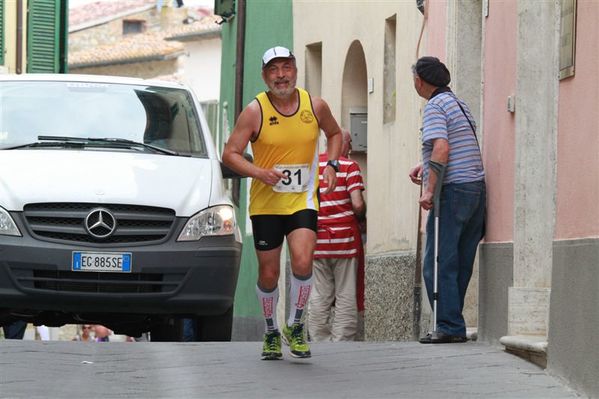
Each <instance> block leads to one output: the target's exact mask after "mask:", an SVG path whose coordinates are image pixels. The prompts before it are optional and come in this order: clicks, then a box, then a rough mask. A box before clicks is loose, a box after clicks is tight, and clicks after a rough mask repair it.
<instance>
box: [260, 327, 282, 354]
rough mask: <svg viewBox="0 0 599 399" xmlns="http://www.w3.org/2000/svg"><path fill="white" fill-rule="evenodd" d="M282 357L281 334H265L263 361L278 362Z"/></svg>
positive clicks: (274, 332) (272, 332)
mask: <svg viewBox="0 0 599 399" xmlns="http://www.w3.org/2000/svg"><path fill="white" fill-rule="evenodd" d="M282 357H283V354H282V353H281V333H280V332H278V331H271V332H267V333H265V334H264V345H262V360H277V359H280V358H282Z"/></svg>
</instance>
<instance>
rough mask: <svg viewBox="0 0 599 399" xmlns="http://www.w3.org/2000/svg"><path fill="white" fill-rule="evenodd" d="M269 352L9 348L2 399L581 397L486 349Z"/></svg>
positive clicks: (218, 346) (331, 346) (334, 347)
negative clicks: (273, 355)
mask: <svg viewBox="0 0 599 399" xmlns="http://www.w3.org/2000/svg"><path fill="white" fill-rule="evenodd" d="M286 349H287V348H284V350H285V351H286ZM260 350H261V343H259V342H232V343H119V342H117V343H107V344H99V343H92V344H87V343H78V342H40V341H0V397H3V398H4V397H8V398H21V397H23V398H25V397H26V398H42V397H44V398H49V397H51V398H63V397H80V396H82V395H85V396H86V397H94V393H97V394H98V395H97V396H98V397H100V396H101V397H102V398H103V399H106V398H113V397H118V398H410V399H413V398H443V399H448V398H510V399H512V398H527V399H531V398H539V399H541V398H542V399H550V398H576V397H578V396H577V395H576V393H575V392H573V391H571V390H569V389H568V388H566V387H565V386H564V385H562V383H560V381H559V380H557V379H556V378H553V377H551V376H549V375H547V373H545V371H544V370H542V369H540V368H538V367H537V366H535V365H532V364H530V363H528V362H526V361H524V360H522V359H520V358H518V357H516V356H513V355H510V354H507V353H505V352H504V351H503V350H502V349H500V348H497V347H491V346H488V345H485V344H481V343H472V342H468V343H465V344H447V345H421V344H418V343H416V342H390V343H364V342H352V343H327V344H313V345H312V353H313V357H312V358H311V359H304V360H297V359H292V358H291V357H290V356H289V355H288V353H287V352H284V360H280V361H261V360H259V352H260ZM90 393H91V394H90Z"/></svg>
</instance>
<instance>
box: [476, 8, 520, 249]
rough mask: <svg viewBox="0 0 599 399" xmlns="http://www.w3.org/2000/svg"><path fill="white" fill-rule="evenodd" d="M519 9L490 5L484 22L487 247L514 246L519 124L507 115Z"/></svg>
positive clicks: (512, 92) (513, 78) (513, 79)
mask: <svg viewBox="0 0 599 399" xmlns="http://www.w3.org/2000/svg"><path fill="white" fill-rule="evenodd" d="M516 7H517V3H516V2H515V1H496V2H492V3H491V4H490V9H489V16H488V17H487V18H486V19H485V26H484V29H485V36H484V38H485V39H484V43H483V46H484V50H483V51H484V64H483V80H484V88H483V116H482V118H483V140H482V141H483V161H484V164H485V172H486V174H487V191H488V199H487V212H488V215H487V234H486V237H485V241H486V242H508V241H513V230H514V162H515V144H514V143H515V131H516V123H515V116H514V114H513V113H510V112H508V111H507V99H508V96H513V95H515V93H516V53H517V49H516V38H517V37H516V32H517V9H516Z"/></svg>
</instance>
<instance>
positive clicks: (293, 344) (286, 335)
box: [283, 324, 312, 359]
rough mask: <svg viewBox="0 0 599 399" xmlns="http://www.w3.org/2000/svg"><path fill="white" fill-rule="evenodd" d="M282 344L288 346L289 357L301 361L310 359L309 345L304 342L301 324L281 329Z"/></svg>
mask: <svg viewBox="0 0 599 399" xmlns="http://www.w3.org/2000/svg"><path fill="white" fill-rule="evenodd" d="M283 342H285V344H286V345H289V350H290V351H291V356H293V357H299V358H303V359H305V358H308V357H312V353H311V352H310V345H308V343H307V342H306V338H305V334H304V325H303V324H294V325H292V326H291V327H288V326H285V327H283Z"/></svg>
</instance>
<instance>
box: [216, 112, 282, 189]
mask: <svg viewBox="0 0 599 399" xmlns="http://www.w3.org/2000/svg"><path fill="white" fill-rule="evenodd" d="M260 123H261V112H260V106H259V105H258V102H257V101H256V100H254V101H252V102H251V103H250V104H249V105H248V106H247V107H246V108H245V109H244V110H243V111H241V114H239V118H237V122H236V123H235V127H234V128H233V133H231V136H230V137H229V140H228V141H227V144H226V145H225V149H224V150H223V163H224V164H225V165H227V166H228V167H229V168H231V169H232V170H234V171H235V172H237V173H239V174H240V175H242V176H249V177H252V178H255V179H259V180H261V181H262V182H264V183H265V184H269V185H271V186H272V185H275V184H277V182H278V181H279V180H280V179H281V178H283V177H285V175H283V173H281V172H279V171H277V170H274V169H263V168H260V167H258V166H256V165H254V164H253V163H251V162H249V161H248V160H246V159H245V158H244V157H243V153H244V151H245V149H246V147H247V145H248V143H249V142H250V139H252V138H254V137H255V136H256V135H257V134H258V131H259V130H260Z"/></svg>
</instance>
